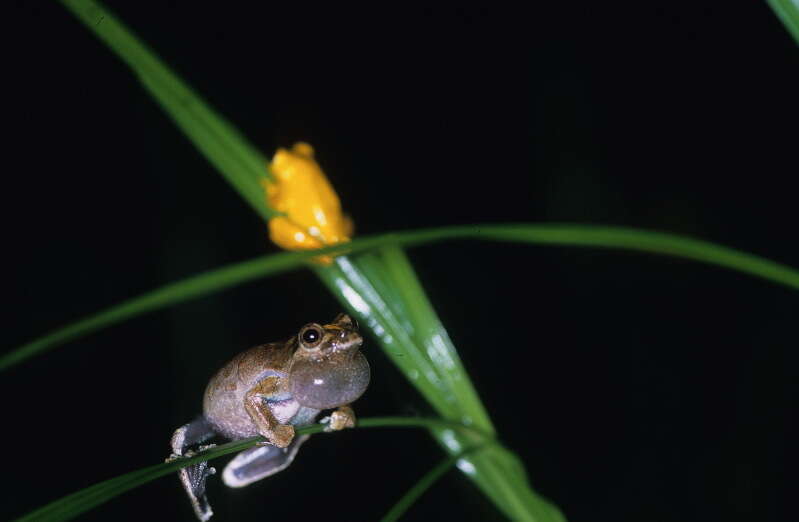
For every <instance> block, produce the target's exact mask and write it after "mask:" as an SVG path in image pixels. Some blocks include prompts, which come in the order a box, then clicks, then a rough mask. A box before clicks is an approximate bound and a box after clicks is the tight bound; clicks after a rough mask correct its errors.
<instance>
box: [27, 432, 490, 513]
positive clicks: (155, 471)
mask: <svg viewBox="0 0 799 522" xmlns="http://www.w3.org/2000/svg"><path fill="white" fill-rule="evenodd" d="M386 427H395V428H439V429H440V428H447V429H454V430H459V431H467V432H469V433H470V434H471V435H472V436H474V437H477V438H478V439H481V440H485V443H486V444H488V443H491V444H497V443H496V442H494V441H493V439H490V438H487V436H486V435H483V434H481V433H479V432H477V431H475V430H473V429H470V428H468V427H466V426H463V425H460V424H457V423H452V422H447V421H444V420H440V419H422V418H410V417H374V418H371V419H361V420H359V421H358V426H357V428H356V429H358V428H386ZM323 430H324V426H323V425H321V424H315V425H312V426H305V427H302V428H298V429H297V434H298V435H310V434H312V433H320V432H321V431H323ZM259 440H263V438H262V437H250V438H248V439H243V440H238V441H234V442H229V443H227V444H222V445H220V446H216V447H214V448H211V449H208V450H206V451H202V452H199V453H197V455H195V456H193V457H186V458H180V459H176V460H173V461H170V462H164V463H161V464H156V465H154V466H148V467H146V468H142V469H139V470H136V471H131V472H130V473H125V474H124V475H120V476H118V477H114V478H112V479H108V480H105V481H103V482H98V483H97V484H94V485H93V486H89V487H88V488H84V489H82V490H80V491H77V492H75V493H72V494H71V495H67V496H65V497H62V498H60V499H58V500H55V501H53V502H51V503H49V504H47V505H45V506H43V507H41V508H39V509H37V510H35V511H32V512H30V513H28V514H27V515H24V516H22V517H21V518H19V519H18V520H19V521H20V522H22V521H26V522H29V521H34V520H35V521H47V522H57V521H63V520H71V519H73V518H75V517H76V516H78V515H80V514H81V513H84V512H86V511H88V510H90V509H92V508H94V507H96V506H98V505H100V504H103V503H105V502H107V501H109V500H111V499H112V498H114V497H116V496H119V495H121V494H122V493H124V492H126V491H129V490H131V489H133V488H136V487H138V486H141V485H142V484H146V483H147V482H150V481H153V480H155V479H157V478H159V477H163V476H164V475H168V474H170V473H173V472H175V471H177V470H178V469H180V468H182V467H185V466H188V465H189V464H194V463H195V462H200V461H203V460H212V459H216V458H219V457H222V456H224V455H228V454H230V453H237V452H239V451H243V450H245V449H247V448H250V447H252V446H254V445H255V443H256V442H258V441H259ZM176 487H177V486H176Z"/></svg>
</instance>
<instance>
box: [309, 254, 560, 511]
mask: <svg viewBox="0 0 799 522" xmlns="http://www.w3.org/2000/svg"><path fill="white" fill-rule="evenodd" d="M387 248H391V247H387ZM394 255H396V253H395V254H394ZM362 257H363V256H359V255H358V256H353V255H351V256H347V257H346V258H338V259H337V261H336V263H335V264H333V265H330V266H323V267H318V268H316V272H317V275H319V277H320V279H321V280H322V281H323V282H324V283H325V284H326V285H327V286H328V288H329V289H330V290H331V292H332V293H333V294H334V295H336V296H337V297H338V298H339V299H340V301H341V302H342V304H343V305H344V306H345V307H346V308H347V309H348V310H349V312H350V313H351V314H353V315H354V316H356V317H357V318H358V319H359V320H361V321H362V322H364V323H365V324H367V325H369V327H370V329H372V330H373V331H375V332H376V334H377V335H376V336H377V340H378V344H379V345H380V346H381V348H382V349H383V352H384V353H385V354H386V355H387V356H388V357H389V358H390V359H391V360H392V361H394V362H395V364H396V365H397V367H398V368H399V369H400V370H401V371H402V372H403V373H404V374H405V376H406V377H407V378H408V380H409V381H410V383H411V385H412V386H414V387H415V388H416V389H417V390H418V391H419V392H420V393H421V394H422V396H423V397H424V398H425V399H426V400H427V401H428V402H429V403H430V404H431V406H432V407H433V409H434V410H435V411H436V413H438V414H439V415H441V416H442V417H444V418H445V419H450V420H455V421H458V422H462V423H464V424H468V425H470V426H475V427H477V428H480V430H481V431H482V432H489V433H493V427H492V426H491V423H490V421H488V417H487V416H486V415H485V413H484V408H483V405H482V403H481V402H480V400H479V397H477V396H471V395H469V394H468V393H465V394H464V395H463V396H461V395H459V393H460V392H461V391H462V390H464V389H466V387H467V386H470V383H471V381H470V379H469V376H468V374H466V373H465V371H463V368H462V367H460V366H456V365H447V364H438V363H437V362H434V360H435V359H438V357H436V356H433V357H427V356H426V352H427V351H428V348H429V345H430V343H429V342H428V341H427V339H428V338H427V334H431V335H438V334H439V330H438V329H434V330H432V331H431V330H430V329H429V328H428V327H427V326H426V325H429V324H432V323H434V322H436V321H437V319H436V316H435V313H434V311H432V310H427V309H426V308H425V307H424V306H423V305H422V304H421V303H419V302H417V301H416V300H417V299H419V298H420V297H419V295H418V294H417V293H416V292H417V291H420V288H417V289H416V290H411V291H410V293H409V294H408V295H411V296H413V298H412V299H409V300H407V301H406V300H405V295H404V294H405V293H406V292H405V291H400V290H398V289H397V287H398V285H412V286H413V285H418V284H419V283H418V281H416V278H415V274H414V273H413V271H412V269H411V270H410V271H408V269H409V267H402V268H399V269H398V272H401V273H402V275H401V276H400V277H398V278H397V279H394V278H393V276H392V275H390V274H389V273H388V269H387V268H386V265H387V263H384V262H382V261H380V260H379V259H376V258H374V256H371V255H370V254H367V255H366V256H365V257H366V260H368V261H369V262H368V263H366V264H364V263H362V259H361V258H362ZM364 266H366V267H368V272H364V271H363V270H362V268H363V267H364ZM367 274H368V275H367ZM410 279H413V280H414V281H413V282H411V281H410ZM374 283H377V284H374ZM378 288H381V289H385V291H386V292H388V293H387V294H382V293H381V291H378V290H377V289H378ZM425 299H426V297H425ZM398 303H402V304H403V306H404V307H405V308H402V307H398V306H397V305H398ZM413 306H419V307H420V313H425V314H427V313H429V314H432V317H427V316H425V317H424V318H422V319H423V320H421V321H416V320H412V325H411V328H410V330H409V331H410V332H415V333H414V335H413V337H416V338H417V339H413V338H412V336H410V335H409V334H408V333H407V332H405V331H403V327H402V326H401V325H398V324H397V320H396V316H400V315H403V314H406V312H404V311H403V310H404V309H407V308H410V307H413ZM452 349H453V350H454V347H452ZM418 365H421V366H420V367H421V368H422V371H421V372H420V371H417V370H416V368H417V367H418ZM459 371H460V372H461V373H459ZM427 373H430V374H432V376H431V377H430V378H426V374H427ZM447 373H450V374H454V375H456V377H457V378H456V379H455V380H457V381H460V385H459V387H458V388H457V389H455V388H453V387H452V386H451V385H450V384H451V382H452V380H451V379H447V378H445V377H443V376H444V375H446V374H447ZM442 398H443V401H442ZM475 412H476V413H475ZM480 412H483V413H482V414H481V413H480ZM475 419H480V420H481V421H482V424H483V425H478V424H477V423H476V422H475ZM430 431H431V435H432V436H433V437H434V438H435V439H436V440H437V441H438V442H439V443H440V444H441V446H442V447H443V448H444V449H445V450H446V451H447V452H448V453H450V454H451V455H457V454H460V453H461V452H462V451H463V449H464V448H468V447H471V446H473V445H475V444H478V443H479V442H480V441H479V440H475V439H474V438H472V437H471V436H470V434H469V433H463V432H456V431H454V430H451V429H439V428H434V429H431V430H430ZM458 468H459V469H460V470H461V471H463V472H464V473H465V474H466V475H467V476H468V477H469V478H470V479H471V480H473V481H474V482H475V483H476V484H477V486H478V487H479V488H480V489H481V490H482V491H483V492H484V493H485V494H486V495H487V496H488V497H489V498H490V499H491V500H493V501H494V503H495V505H496V506H497V507H498V508H499V509H500V510H501V511H502V512H503V513H505V515H506V516H507V517H508V518H509V519H511V520H519V521H530V522H560V521H562V520H563V517H562V515H561V514H560V512H559V511H558V509H557V508H555V507H554V506H553V505H552V504H551V503H549V502H548V501H547V500H545V499H544V498H542V497H541V496H540V495H538V494H537V493H536V492H535V491H533V489H532V488H531V487H530V484H529V483H528V481H527V479H526V476H525V473H524V469H523V466H522V464H521V462H520V461H519V460H518V457H516V456H515V455H514V454H512V453H510V452H507V451H504V452H497V451H493V450H492V449H490V448H489V449H487V450H486V451H483V452H480V453H478V454H475V455H471V456H465V457H461V458H460V459H459V460H458Z"/></svg>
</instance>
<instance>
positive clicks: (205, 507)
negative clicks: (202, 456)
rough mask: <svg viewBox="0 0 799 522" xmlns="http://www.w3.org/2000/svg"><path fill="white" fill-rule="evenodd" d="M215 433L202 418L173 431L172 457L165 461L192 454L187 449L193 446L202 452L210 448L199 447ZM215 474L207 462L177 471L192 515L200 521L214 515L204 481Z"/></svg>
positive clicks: (190, 450)
mask: <svg viewBox="0 0 799 522" xmlns="http://www.w3.org/2000/svg"><path fill="white" fill-rule="evenodd" d="M214 435H216V433H215V432H214V430H213V428H211V426H210V425H209V424H208V422H206V420H205V419H204V418H203V417H200V418H198V419H196V420H194V421H192V422H190V423H188V424H185V425H183V426H181V427H180V428H178V429H176V430H175V433H174V434H173V435H172V440H171V445H172V455H171V456H170V458H169V459H167V460H172V459H175V458H178V457H187V456H191V455H193V454H194V450H192V449H189V448H191V447H193V446H198V448H197V449H198V450H199V451H202V450H204V449H206V448H208V447H210V446H199V445H200V444H202V443H203V442H205V441H207V440H208V439H210V438H212V437H213V436H214ZM214 473H216V470H215V469H214V468H211V467H209V466H208V462H206V461H203V462H198V463H196V464H192V465H190V466H186V467H185V468H181V469H180V470H178V478H179V479H180V482H181V484H183V489H185V490H186V494H187V495H188V496H189V500H190V501H191V505H192V507H193V508H194V513H195V514H196V515H197V518H198V519H200V520H203V521H204V520H208V519H209V518H211V516H212V515H213V514H214V512H213V511H211V505H210V504H209V503H208V498H207V497H206V496H205V481H206V479H207V478H208V476H209V475H213V474H214Z"/></svg>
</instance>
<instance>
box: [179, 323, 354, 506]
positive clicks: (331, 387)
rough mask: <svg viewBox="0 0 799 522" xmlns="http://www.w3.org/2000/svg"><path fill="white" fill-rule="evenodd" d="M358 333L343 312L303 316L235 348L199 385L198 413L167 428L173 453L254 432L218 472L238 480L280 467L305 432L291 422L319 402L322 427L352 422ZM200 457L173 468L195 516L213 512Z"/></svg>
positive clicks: (306, 418)
mask: <svg viewBox="0 0 799 522" xmlns="http://www.w3.org/2000/svg"><path fill="white" fill-rule="evenodd" d="M362 344H363V338H362V337H361V334H360V333H359V331H358V324H357V323H356V322H355V320H354V319H352V318H351V317H350V316H348V315H345V314H339V315H338V316H337V317H336V318H335V319H334V320H333V322H332V323H330V324H325V325H320V324H317V323H311V324H307V325H305V326H303V327H302V328H301V329H300V331H299V333H298V334H297V335H295V336H293V337H291V338H290V339H288V340H286V341H285V342H282V343H270V344H264V345H260V346H256V347H254V348H251V349H249V350H247V351H245V352H242V353H240V354H239V355H237V356H236V357H234V358H233V360H231V361H230V362H229V363H227V364H226V365H225V366H223V367H222V368H221V369H220V370H219V371H218V372H216V374H215V375H214V376H213V377H212V378H211V381H210V382H209V383H208V387H207V388H206V390H205V398H204V401H203V415H202V417H200V418H198V419H196V420H195V421H193V422H191V423H189V424H186V425H184V426H182V427H180V428H178V429H177V430H175V433H174V435H173V436H172V441H171V444H172V456H171V457H170V458H176V457H181V456H188V455H192V454H193V453H194V450H192V449H189V448H191V447H196V448H197V449H199V450H202V449H206V448H208V447H210V446H203V445H202V443H204V442H206V441H208V440H209V439H211V438H213V437H215V436H217V435H218V436H221V437H224V438H226V439H230V440H239V439H244V438H247V437H253V436H256V435H261V436H263V437H264V438H265V439H266V440H265V441H262V442H259V443H258V445H257V446H255V447H253V448H250V449H248V450H245V451H243V452H241V453H239V454H238V455H236V457H235V458H234V459H233V460H231V461H230V463H229V464H228V465H227V466H226V467H225V470H224V472H223V473H222V479H223V480H224V482H225V484H226V485H228V486H229V487H234V488H238V487H242V486H246V485H248V484H251V483H253V482H255V481H257V480H261V479H263V478H266V477H268V476H270V475H273V474H275V473H277V472H278V471H281V470H283V469H285V468H286V467H288V465H289V464H291V462H292V460H294V457H295V456H296V454H297V451H298V450H299V447H300V445H301V444H302V443H303V442H305V441H306V440H307V439H308V435H301V436H298V437H295V436H294V427H295V426H306V425H308V424H311V423H313V422H315V420H316V418H317V417H318V415H319V414H320V412H321V411H322V410H328V409H335V410H334V411H333V412H332V414H331V415H330V416H329V417H325V418H324V419H322V422H326V423H327V424H328V427H327V428H326V429H328V430H340V429H344V428H348V427H352V426H354V425H355V414H354V413H353V411H352V408H350V407H349V404H350V403H351V402H353V401H355V400H356V399H357V398H358V397H360V396H361V394H363V392H364V391H365V390H366V387H367V386H368V385H369V363H368V362H367V361H366V358H365V357H364V356H363V354H361V352H360V350H359V348H360V347H361V345H362ZM215 472H216V471H215V470H214V468H210V467H208V463H207V462H200V463H198V464H193V465H191V466H187V467H185V468H183V469H181V470H180V471H179V472H178V476H179V478H180V480H181V482H182V483H183V486H184V488H185V490H186V493H187V494H188V495H189V498H190V500H191V503H192V506H193V507H194V511H195V513H196V514H197V518H199V519H200V520H208V519H209V518H211V515H213V512H212V511H211V507H210V505H209V504H208V499H207V498H206V496H205V481H206V479H207V477H208V476H209V475H212V474H214V473H215Z"/></svg>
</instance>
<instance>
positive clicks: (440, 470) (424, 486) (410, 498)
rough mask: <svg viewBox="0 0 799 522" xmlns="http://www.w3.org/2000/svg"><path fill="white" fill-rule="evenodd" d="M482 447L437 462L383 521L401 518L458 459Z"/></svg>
mask: <svg viewBox="0 0 799 522" xmlns="http://www.w3.org/2000/svg"><path fill="white" fill-rule="evenodd" d="M481 448H482V447H481V446H478V447H475V448H469V449H467V450H466V451H462V452H460V453H459V454H457V455H453V456H451V457H448V458H446V459H444V460H442V461H441V462H439V463H438V464H436V466H435V467H433V469H431V470H430V471H428V472H427V473H425V474H424V475H423V476H422V477H421V478H420V479H419V480H418V481H417V482H416V484H414V485H413V486H412V487H411V488H410V489H409V490H408V491H406V492H405V494H404V495H403V496H402V497H400V499H399V500H398V501H397V503H396V504H394V505H393V506H392V507H391V509H389V510H388V512H387V513H386V514H385V515H384V516H383V518H381V519H380V520H381V522H394V521H396V520H399V519H400V517H402V515H404V514H405V512H406V511H408V508H410V507H411V506H412V505H413V504H415V503H416V501H417V500H419V497H421V496H422V495H424V493H425V492H426V491H427V490H428V489H430V488H431V487H432V486H433V484H435V483H436V482H438V479H440V478H441V477H443V476H444V474H445V473H446V472H447V471H449V470H450V469H451V468H452V466H454V465H455V463H456V462H457V461H458V459H460V458H462V457H464V456H466V455H468V454H470V453H474V452H475V451H478V450H480V449H481Z"/></svg>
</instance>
